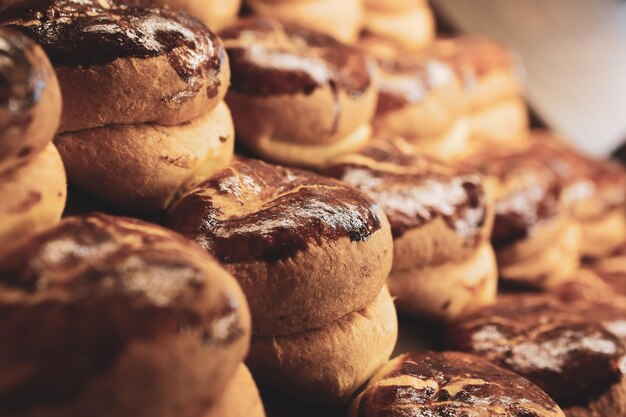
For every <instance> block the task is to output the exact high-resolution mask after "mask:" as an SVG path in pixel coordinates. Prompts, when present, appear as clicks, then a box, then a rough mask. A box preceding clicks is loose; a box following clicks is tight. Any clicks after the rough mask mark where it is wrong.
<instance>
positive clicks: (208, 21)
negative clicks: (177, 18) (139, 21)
mask: <svg viewBox="0 0 626 417" xmlns="http://www.w3.org/2000/svg"><path fill="white" fill-rule="evenodd" d="M116 1H117V2H118V3H125V4H133V5H143V6H149V7H169V8H171V9H181V10H184V11H186V12H187V13H189V14H190V15H192V16H195V17H197V18H198V19H200V20H201V21H202V23H204V24H205V25H206V26H207V27H208V28H209V29H211V30H212V31H218V30H220V29H221V28H223V27H224V26H227V25H228V24H230V23H232V22H233V20H235V19H236V18H237V14H238V13H239V9H240V8H241V0H116Z"/></svg>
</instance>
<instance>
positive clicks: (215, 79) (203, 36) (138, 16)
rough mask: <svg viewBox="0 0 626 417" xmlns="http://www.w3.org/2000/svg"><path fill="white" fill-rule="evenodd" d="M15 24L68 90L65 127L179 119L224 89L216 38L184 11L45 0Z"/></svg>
mask: <svg viewBox="0 0 626 417" xmlns="http://www.w3.org/2000/svg"><path fill="white" fill-rule="evenodd" d="M19 17H20V18H19V19H16V20H14V21H13V22H10V26H11V27H13V28H15V29H19V30H20V31H23V32H24V33H26V34H27V35H29V36H30V37H32V38H33V39H35V40H36V41H37V42H38V43H39V44H41V45H42V46H43V48H44V49H45V51H46V52H47V53H48V55H49V56H50V59H51V61H52V63H53V64H54V66H55V68H56V69H57V71H58V76H59V81H60V84H61V89H62V91H63V96H64V108H63V115H62V120H61V128H60V130H61V131H77V130H83V129H89V128H93V127H99V126H104V125H108V124H134V123H148V122H149V123H158V124H163V125H176V124H180V123H184V122H187V121H190V120H192V119H194V118H196V117H199V116H200V115H202V114H204V113H206V112H207V111H210V110H211V109H212V108H213V107H215V106H216V105H217V103H219V101H220V100H221V99H222V98H223V96H224V95H225V93H226V88H227V85H228V77H229V75H228V61H227V56H226V53H225V50H224V48H223V46H222V44H221V42H220V41H219V39H218V38H217V37H216V36H215V35H214V34H213V33H211V32H210V31H209V30H208V29H207V28H206V27H205V26H204V25H203V24H202V23H200V22H199V21H198V20H196V19H194V18H191V17H190V16H188V15H187V14H185V13H182V12H177V11H172V10H166V9H149V8H141V7H127V6H125V5H118V4H115V3H113V2H109V1H108V0H102V1H96V0H89V1H86V2H79V1H78V0H48V1H44V2H42V4H41V5H39V6H37V7H33V8H31V9H30V10H28V11H27V12H25V13H22V14H21V15H20V16H19Z"/></svg>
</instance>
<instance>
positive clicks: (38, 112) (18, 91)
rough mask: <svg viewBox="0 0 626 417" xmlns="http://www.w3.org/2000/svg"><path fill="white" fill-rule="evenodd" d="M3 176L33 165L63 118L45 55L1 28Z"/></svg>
mask: <svg viewBox="0 0 626 417" xmlns="http://www.w3.org/2000/svg"><path fill="white" fill-rule="evenodd" d="M0 55H2V63H1V64H0V80H2V88H1V90H0V175H1V174H2V173H4V172H6V171H8V170H10V169H12V168H16V167H17V166H18V165H23V164H25V163H28V162H30V161H32V160H33V159H34V158H35V157H36V156H37V154H38V153H39V152H40V151H41V150H42V149H43V148H45V147H46V145H47V144H48V143H50V141H51V140H52V137H53V136H54V133H55V132H56V130H57V128H58V127H59V118H60V117H61V92H60V90H59V84H58V82H57V79H56V76H55V75H54V71H53V69H52V66H51V65H50V62H49V61H48V58H47V57H46V55H45V53H44V52H43V51H42V50H41V48H39V47H38V46H37V45H35V44H34V43H33V42H31V41H30V40H29V39H28V38H27V37H26V36H24V35H22V34H19V33H17V32H13V31H10V30H7V29H4V28H0Z"/></svg>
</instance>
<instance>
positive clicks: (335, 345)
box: [247, 288, 398, 405]
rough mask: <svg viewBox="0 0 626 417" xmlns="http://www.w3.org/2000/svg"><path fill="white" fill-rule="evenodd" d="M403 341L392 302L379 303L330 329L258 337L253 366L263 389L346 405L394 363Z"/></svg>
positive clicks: (385, 298) (381, 298)
mask: <svg viewBox="0 0 626 417" xmlns="http://www.w3.org/2000/svg"><path fill="white" fill-rule="evenodd" d="M397 337H398V322H397V315H396V310H395V308H394V306H393V299H392V298H391V296H390V295H389V290H387V288H383V290H382V291H381V292H380V293H379V295H378V297H377V298H376V300H374V301H373V302H372V303H371V304H369V305H368V306H367V307H365V308H364V309H362V310H360V311H356V312H353V313H350V314H348V315H346V316H344V317H342V318H340V319H339V320H336V321H334V322H332V323H331V324H330V325H328V326H324V327H321V328H318V329H313V330H308V331H305V332H301V333H296V334H292V335H289V336H276V337H256V336H255V337H253V340H252V347H251V349H250V356H249V357H248V359H247V362H248V365H249V366H250V369H251V370H252V372H253V374H254V375H255V376H256V377H257V378H258V379H259V381H260V382H262V383H263V384H265V385H267V386H270V387H272V388H274V389H275V390H278V391H280V392H282V393H284V394H286V395H288V396H290V397H294V398H296V399H299V400H301V401H304V402H307V403H312V404H317V405H344V404H347V403H348V401H350V399H351V398H352V397H353V395H354V393H355V392H356V391H357V390H358V389H359V388H360V387H361V386H362V385H364V384H365V383H366V382H367V380H368V379H369V378H370V377H371V376H372V375H374V374H375V373H376V372H377V371H378V370H379V369H380V368H381V367H382V366H383V365H384V364H385V362H387V361H388V360H389V357H390V355H391V353H392V351H393V348H394V346H395V344H396V340H397Z"/></svg>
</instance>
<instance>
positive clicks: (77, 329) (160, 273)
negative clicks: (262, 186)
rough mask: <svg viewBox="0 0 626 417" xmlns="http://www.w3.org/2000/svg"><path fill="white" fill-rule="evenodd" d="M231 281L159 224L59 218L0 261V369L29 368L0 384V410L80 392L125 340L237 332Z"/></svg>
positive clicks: (207, 340) (217, 337) (218, 338)
mask: <svg viewBox="0 0 626 417" xmlns="http://www.w3.org/2000/svg"><path fill="white" fill-rule="evenodd" d="M231 280H233V278H232V277H230V276H229V275H228V274H227V273H226V272H225V271H224V270H223V269H221V268H220V267H219V266H218V265H217V263H216V262H215V261H214V260H213V259H212V258H211V257H209V256H208V255H206V254H205V253H204V252H203V251H202V250H201V249H200V248H198V247H197V246H196V245H194V244H193V243H192V242H189V241H187V240H186V239H184V238H182V237H181V236H179V235H176V234H175V233H172V232H170V231H167V230H165V229H162V228H160V227H158V226H154V225H149V224H147V223H143V222H141V221H139V220H134V219H126V218H115V217H110V216H105V215H92V216H87V217H70V218H67V219H65V220H64V221H62V222H61V224H59V225H58V226H57V227H55V228H52V229H50V230H48V231H47V232H45V233H42V234H40V235H38V236H37V237H35V238H34V239H32V240H31V241H30V242H29V243H27V244H26V245H25V246H23V247H22V248H21V249H19V250H18V252H17V253H15V254H14V255H13V256H11V257H10V258H9V259H8V260H6V261H5V263H4V264H3V265H1V266H0V339H2V340H4V341H7V340H10V341H11V342H10V343H2V344H0V368H2V369H4V370H6V369H7V367H8V368H9V369H11V367H17V368H18V369H21V368H19V364H22V365H23V364H24V363H26V364H27V366H28V369H29V371H28V372H27V373H25V374H21V376H20V378H18V379H15V380H14V381H12V384H11V385H10V386H5V387H2V389H0V414H2V415H5V414H4V412H5V411H6V410H5V409H4V408H3V407H8V408H12V407H14V408H17V409H19V408H20V407H26V406H32V405H33V404H39V403H45V404H60V403H64V402H65V401H69V400H71V399H72V398H74V397H75V396H77V395H80V393H81V389H82V387H83V385H84V382H85V381H87V380H88V379H90V378H94V377H96V376H97V375H98V374H99V373H100V372H104V371H106V370H107V369H109V368H110V367H111V366H113V365H112V364H113V363H115V362H114V361H115V359H116V358H117V357H118V354H119V353H120V352H121V351H122V350H123V349H124V347H125V346H126V345H127V344H129V343H130V342H131V341H132V340H138V339H139V340H155V339H158V338H160V337H168V336H173V335H177V334H182V333H184V334H186V335H195V336H197V338H199V339H200V342H201V343H203V344H206V345H207V346H211V345H231V344H232V343H234V342H235V341H238V340H241V339H242V338H243V337H244V336H245V330H246V329H244V327H242V326H247V323H246V324H242V323H243V321H242V317H243V315H245V314H246V313H245V312H244V309H245V308H246V306H245V305H242V303H243V299H242V298H241V295H240V294H239V293H235V292H233V291H230V289H232V288H236V286H235V283H234V281H232V283H231ZM26 329H27V331H26ZM59 375H63V378H58V376H59ZM51 381H53V382H52V383H51ZM8 415H11V413H9V414H8Z"/></svg>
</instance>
